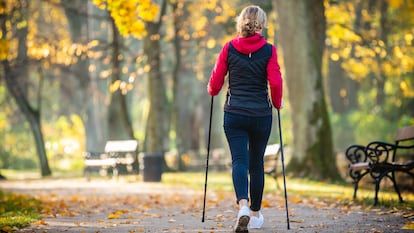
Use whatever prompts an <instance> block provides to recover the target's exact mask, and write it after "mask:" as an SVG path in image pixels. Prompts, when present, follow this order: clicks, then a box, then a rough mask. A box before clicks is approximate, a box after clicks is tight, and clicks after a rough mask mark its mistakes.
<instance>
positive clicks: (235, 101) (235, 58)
mask: <svg viewBox="0 0 414 233" xmlns="http://www.w3.org/2000/svg"><path fill="white" fill-rule="evenodd" d="M271 56H272V45H271V44H269V43H267V44H266V45H264V46H263V47H262V48H260V49H259V50H257V51H255V52H253V53H250V54H242V53H240V52H239V51H237V50H236V48H234V46H233V45H232V44H231V43H230V45H229V51H228V58H227V64H228V70H229V77H228V79H229V89H228V91H227V98H226V103H225V105H224V110H225V111H226V112H232V113H237V114H241V115H247V116H267V115H271V114H272V105H271V102H270V99H269V94H268V89H267V85H268V83H267V71H266V67H267V63H268V61H269V58H270V57H271Z"/></svg>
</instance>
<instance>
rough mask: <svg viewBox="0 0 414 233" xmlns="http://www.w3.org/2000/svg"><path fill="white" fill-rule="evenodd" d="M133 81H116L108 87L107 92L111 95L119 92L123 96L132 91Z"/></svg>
mask: <svg viewBox="0 0 414 233" xmlns="http://www.w3.org/2000/svg"><path fill="white" fill-rule="evenodd" d="M132 82H133V80H130V82H124V81H121V80H116V81H115V82H113V83H112V84H110V85H109V91H110V92H111V93H114V92H116V91H117V90H121V93H122V94H123V95H126V94H127V92H128V91H130V90H132V89H133V88H134V85H133V83H132Z"/></svg>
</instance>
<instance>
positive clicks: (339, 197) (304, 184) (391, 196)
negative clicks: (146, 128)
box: [163, 172, 414, 210]
mask: <svg viewBox="0 0 414 233" xmlns="http://www.w3.org/2000/svg"><path fill="white" fill-rule="evenodd" d="M204 181H205V173H165V174H163V183H166V184H170V185H184V186H187V187H190V188H193V189H196V190H203V189H204ZM286 186H287V192H288V196H289V197H304V198H318V199H323V200H327V201H332V202H336V203H343V204H360V205H364V206H373V204H374V195H375V192H374V189H375V188H374V185H373V184H372V185H371V184H364V185H363V186H362V187H360V188H359V189H358V197H357V199H356V200H353V198H352V197H353V193H354V187H353V185H352V184H348V183H341V184H334V183H327V182H321V181H314V180H309V179H299V178H290V177H287V178H286ZM207 187H208V190H214V191H217V192H226V191H228V192H232V191H233V185H232V180H231V174H230V172H227V173H226V172H219V173H217V172H211V173H209V174H208V183H207ZM283 192H284V189H283V177H282V176H279V177H278V178H277V179H276V180H275V179H273V178H272V177H269V176H266V183H265V194H266V193H274V194H276V195H283V194H284V193H283ZM402 196H403V199H404V202H403V203H400V202H399V201H398V195H397V194H396V193H395V192H394V190H393V189H391V188H388V187H384V188H383V187H381V189H380V192H379V195H378V197H379V204H378V206H377V207H384V208H402V209H406V208H408V209H411V210H414V194H413V193H409V192H404V193H402Z"/></svg>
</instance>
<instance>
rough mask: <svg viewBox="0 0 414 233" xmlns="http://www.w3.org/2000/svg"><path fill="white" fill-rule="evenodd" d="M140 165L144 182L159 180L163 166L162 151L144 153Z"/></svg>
mask: <svg viewBox="0 0 414 233" xmlns="http://www.w3.org/2000/svg"><path fill="white" fill-rule="evenodd" d="M140 165H141V169H140V170H141V171H142V175H143V181H144V182H160V181H161V178H162V173H163V166H164V156H163V154H162V153H152V154H147V153H144V154H143V156H142V162H141V163H140Z"/></svg>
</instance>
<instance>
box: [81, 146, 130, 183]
mask: <svg viewBox="0 0 414 233" xmlns="http://www.w3.org/2000/svg"><path fill="white" fill-rule="evenodd" d="M84 157H85V167H84V176H85V177H86V178H88V179H89V178H90V175H91V173H92V172H93V171H94V170H98V171H99V173H100V174H101V175H107V174H108V170H112V174H113V176H114V177H117V176H118V175H119V170H120V168H121V167H125V168H126V170H127V172H132V171H134V170H135V172H136V173H138V142H137V141H136V140H118V141H108V142H106V144H105V149H104V151H103V152H85V154H84Z"/></svg>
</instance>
